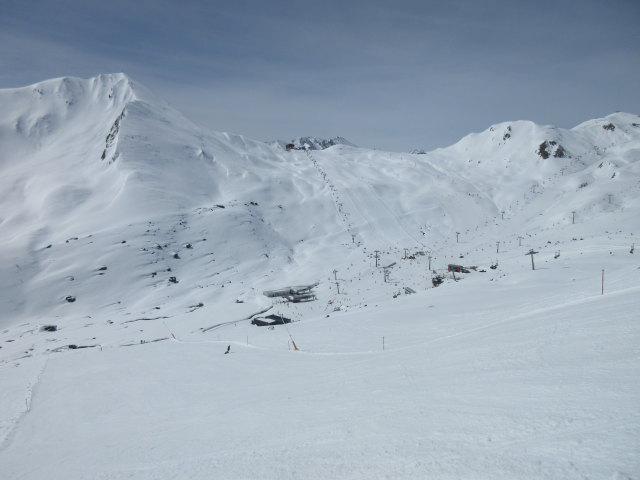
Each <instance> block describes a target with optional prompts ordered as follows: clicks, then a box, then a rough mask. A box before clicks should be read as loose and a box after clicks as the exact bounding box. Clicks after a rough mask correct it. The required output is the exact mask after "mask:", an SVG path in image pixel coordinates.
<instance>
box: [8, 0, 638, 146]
mask: <svg viewBox="0 0 640 480" xmlns="http://www.w3.org/2000/svg"><path fill="white" fill-rule="evenodd" d="M639 20H640V7H639V6H638V4H637V2H633V1H623V0H618V1H615V0H614V1H610V2H601V1H592V0H584V1H581V2H573V1H567V0H560V1H555V2H551V1H537V2H533V1H532V2H527V1H522V2H513V1H488V2H475V1H470V0H457V1H449V2H441V1H439V2H435V1H399V2H388V1H343V2H336V1H327V2H308V1H291V0H290V1H270V2H263V1H255V0H251V1H244V2H242V1H235V2H230V1H229V2H227V1H224V2H221V1H217V2H216V1H214V2H204V1H193V0H185V1H181V2H173V1H167V0H165V1H150V0H142V1H137V2H125V1H122V0H113V1H110V2H96V1H81V0H60V1H56V2H53V1H44V0H40V1H32V2H18V1H13V0H5V1H3V2H2V4H1V5H0V64H2V65H3V69H2V70H1V71H0V87H2V88H6V87H15V86H19V85H26V84H29V83H34V82H37V81H41V80H44V79H47V78H52V77H59V76H65V75H73V76H82V77H88V76H92V75H95V74H97V73H106V72H114V71H124V72H126V73H128V74H129V75H131V76H132V77H133V78H134V79H136V80H137V81H139V82H140V83H142V84H144V85H146V86H148V87H149V88H150V89H151V90H153V91H155V93H156V94H157V95H159V96H161V97H164V98H165V99H167V100H168V101H169V102H170V103H173V104H174V105H175V106H176V107H177V108H179V109H180V110H182V111H183V112H184V113H185V114H186V115H187V116H190V117H192V118H193V119H194V120H195V121H197V122H199V123H201V124H204V125H205V126H208V127H210V128H213V129H217V130H227V131H234V132H236V133H242V134H245V135H247V136H250V137H254V138H257V139H263V140H267V139H272V138H280V139H289V138H292V137H294V136H298V135H307V134H308V135H343V136H345V137H347V138H349V139H351V140H352V141H353V142H355V143H357V144H361V145H363V146H372V147H378V148H386V149H393V150H409V149H411V148H414V147H426V148H429V149H430V148H434V147H436V146H444V145H447V144H450V143H452V142H454V141H456V140H457V139H459V138H460V137H461V136H463V135H465V134H467V133H469V132H470V131H478V130H482V129H484V128H487V127H488V126H489V125H490V124H491V123H495V122H500V121H507V120H516V119H531V120H534V121H536V122H539V123H545V124H556V125H558V126H563V127H570V126H573V125H575V124H577V123H580V122H581V121H583V120H586V119H588V118H591V117H595V116H601V115H605V114H608V113H611V112H613V111H614V110H626V111H631V112H633V113H636V112H638V111H639V110H640V108H639V106H640V100H639V99H638V98H639V97H638V95H637V93H636V90H637V85H638V83H639V78H638V77H639V74H640V56H639V54H638V49H637V45H638V44H639V41H640V33H639V32H640V29H638V28H637V24H638V21H639Z"/></svg>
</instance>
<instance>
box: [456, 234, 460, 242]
mask: <svg viewBox="0 0 640 480" xmlns="http://www.w3.org/2000/svg"><path fill="white" fill-rule="evenodd" d="M459 235H460V232H456V243H459V242H458V236H459Z"/></svg>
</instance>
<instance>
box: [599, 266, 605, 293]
mask: <svg viewBox="0 0 640 480" xmlns="http://www.w3.org/2000/svg"><path fill="white" fill-rule="evenodd" d="M600 295H604V269H602V290H601V293H600Z"/></svg>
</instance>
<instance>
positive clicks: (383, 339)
mask: <svg viewBox="0 0 640 480" xmlns="http://www.w3.org/2000/svg"><path fill="white" fill-rule="evenodd" d="M382 351H383V352H384V337H382Z"/></svg>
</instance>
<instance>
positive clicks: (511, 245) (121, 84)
mask: <svg viewBox="0 0 640 480" xmlns="http://www.w3.org/2000/svg"><path fill="white" fill-rule="evenodd" d="M0 111H2V112H3V115H2V117H1V118H0V241H1V242H2V245H3V248H2V250H1V251H0V252H1V253H0V291H1V292H2V294H1V295H0V328H1V330H0V331H1V334H0V347H1V348H0V383H1V384H2V385H3V389H2V391H1V393H0V405H1V406H2V407H3V408H2V412H3V413H2V414H1V415H0V471H3V472H8V475H9V477H8V478H33V479H36V478H42V477H43V476H44V475H45V474H46V475H47V476H48V477H49V478H102V479H115V478H125V477H126V478H177V477H181V478H212V477H214V478H217V477H224V478H278V479H281V478H327V477H332V478H583V477H585V476H590V477H593V478H635V477H634V476H635V475H636V474H637V473H638V472H640V464H638V461H637V455H636V451H637V448H636V447H637V441H638V438H640V437H639V434H640V422H639V421H638V416H637V405H638V404H640V389H639V388H638V387H637V385H636V383H637V382H635V377H637V373H638V367H639V366H640V364H639V362H638V358H640V355H639V353H640V352H639V350H638V347H637V345H640V343H639V342H638V340H640V339H639V338H638V336H639V335H638V334H639V333H640V330H639V328H638V326H637V325H638V323H637V321H635V316H636V314H635V312H636V310H637V308H638V307H640V300H639V299H640V295H639V294H640V287H639V281H640V269H639V267H640V264H638V261H637V260H636V258H637V253H632V252H633V250H634V244H635V243H637V242H636V238H637V235H638V230H639V227H640V200H639V199H640V195H639V193H640V190H639V189H640V187H639V185H640V183H639V182H640V118H639V117H638V116H636V115H632V114H625V113H616V114H613V115H609V116H607V117H605V118H603V119H596V120H590V121H588V122H585V123H583V124H581V125H579V126H577V127H575V128H573V129H570V130H564V129H558V128H555V127H548V126H539V125H536V124H533V123H531V122H526V121H516V122H508V123H502V124H498V125H494V126H492V127H490V128H489V129H487V130H486V131H484V132H481V133H476V134H471V135H469V136H467V137H465V138H463V139H462V140H460V141H459V142H458V143H456V144H455V145H452V146H450V147H448V148H444V149H439V150H436V151H433V152H429V153H427V154H424V155H417V154H415V155H412V154H402V153H391V152H380V151H375V150H370V149H366V148H358V147H355V146H353V145H350V144H348V142H346V141H337V142H333V143H334V144H333V145H332V146H327V145H324V146H322V149H319V148H320V147H318V149H308V150H293V151H288V152H287V151H285V150H284V148H282V147H281V146H280V145H277V144H274V145H267V144H265V143H261V142H257V141H253V140H250V139H247V138H244V137H242V136H238V135H230V134H226V133H219V132H211V131H207V130H204V129H202V128H201V127H199V126H197V125H194V124H193V123H191V122H190V121H189V120H188V119H186V118H184V117H183V116H182V115H181V114H180V113H179V112H177V111H175V110H174V109H173V108H171V107H170V106H169V105H167V104H165V103H164V102H162V101H161V100H159V99H157V98H155V97H154V96H153V95H152V94H151V93H149V92H147V91H146V90H145V89H144V88H143V87H142V86H140V85H138V84H137V83H135V82H134V81H132V80H131V79H129V78H128V77H127V76H126V75H123V74H114V75H101V76H98V77H95V78H92V79H88V80H82V79H75V78H63V79H55V80H49V81H45V82H42V83H39V84H36V85H32V86H29V87H25V88H20V89H12V90H2V91H0ZM529 250H533V251H535V252H537V253H536V254H535V257H534V261H535V266H536V270H532V269H531V258H530V257H529V256H527V255H525V254H526V252H528V251H529ZM449 263H455V264H463V265H465V266H477V271H473V270H472V273H469V274H456V275H453V274H451V273H449V272H447V271H446V266H447V264H449ZM490 265H492V266H494V267H496V268H495V269H490V268H489V266H490ZM382 266H387V267H388V268H385V269H382V268H381V267H382ZM481 270H486V271H485V272H482V271H481ZM603 271H604V275H605V277H604V278H605V280H606V282H605V284H606V286H605V288H604V290H603V287H602V275H603ZM385 272H386V273H385ZM436 275H438V276H440V277H442V278H443V279H444V284H443V285H441V286H440V287H438V288H433V283H432V277H435V276H436ZM316 281H319V282H320V283H319V285H318V286H317V288H316V289H315V293H316V295H317V300H316V301H313V302H308V303H301V304H291V303H282V302H279V301H277V299H276V301H274V300H273V299H271V298H267V297H265V296H264V295H262V292H263V290H267V289H274V288H281V287H285V286H287V285H304V284H311V283H315V282H316ZM603 291H604V293H605V295H602V292H603ZM412 292H415V293H412ZM267 309H269V310H270V312H271V313H279V314H282V315H284V316H285V317H288V318H291V319H292V320H293V323H291V324H289V325H280V326H275V327H273V328H272V329H271V328H267V327H256V326H255V325H251V323H250V318H251V317H252V316H253V315H255V314H256V313H257V312H261V311H264V310H267ZM45 325H55V327H56V331H51V332H49V331H43V330H42V329H41V327H43V326H45ZM293 339H295V341H296V345H297V346H299V347H300V348H301V351H293V350H290V348H292V345H293V343H292V340H293ZM70 345H72V346H75V347H88V348H82V349H79V348H70V347H69V346H70ZM227 345H231V346H232V348H231V351H232V355H223V352H224V350H225V349H226V347H227ZM383 348H384V350H383ZM40 447H42V448H40ZM45 447H46V448H45ZM34 449H35V450H34ZM34 451H38V452H39V454H38V456H37V458H35V459H34V458H33V452H34ZM248 459H251V462H250V464H249V462H248Z"/></svg>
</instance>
